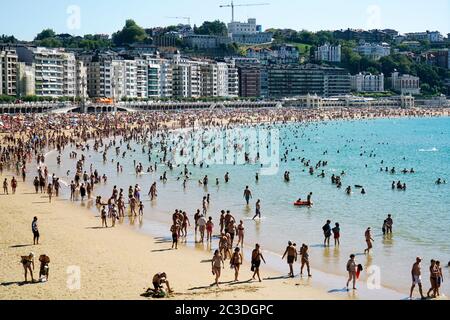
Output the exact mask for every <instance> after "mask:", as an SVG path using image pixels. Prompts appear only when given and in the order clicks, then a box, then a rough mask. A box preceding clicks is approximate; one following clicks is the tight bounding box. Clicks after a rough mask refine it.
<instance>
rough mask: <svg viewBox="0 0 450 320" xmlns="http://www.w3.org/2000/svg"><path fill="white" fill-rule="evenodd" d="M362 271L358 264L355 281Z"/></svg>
mask: <svg viewBox="0 0 450 320" xmlns="http://www.w3.org/2000/svg"><path fill="white" fill-rule="evenodd" d="M363 270H364V268H363V266H362V265H361V264H358V268H357V270H356V279H359V276H360V274H361V271H363Z"/></svg>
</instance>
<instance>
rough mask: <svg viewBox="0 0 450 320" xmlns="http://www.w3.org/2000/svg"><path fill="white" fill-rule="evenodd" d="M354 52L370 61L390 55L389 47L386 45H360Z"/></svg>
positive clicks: (366, 43)
mask: <svg viewBox="0 0 450 320" xmlns="http://www.w3.org/2000/svg"><path fill="white" fill-rule="evenodd" d="M355 51H356V52H358V53H359V54H360V55H361V56H364V57H367V58H369V59H372V60H379V59H381V58H382V57H387V56H389V55H390V54H391V47H390V46H389V45H388V44H387V43H382V44H378V43H368V42H363V43H360V44H359V45H358V46H357V47H356V48H355Z"/></svg>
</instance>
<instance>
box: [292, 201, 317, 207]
mask: <svg viewBox="0 0 450 320" xmlns="http://www.w3.org/2000/svg"><path fill="white" fill-rule="evenodd" d="M312 205H313V204H312V202H308V201H295V202H294V206H297V207H305V206H307V207H309V206H312Z"/></svg>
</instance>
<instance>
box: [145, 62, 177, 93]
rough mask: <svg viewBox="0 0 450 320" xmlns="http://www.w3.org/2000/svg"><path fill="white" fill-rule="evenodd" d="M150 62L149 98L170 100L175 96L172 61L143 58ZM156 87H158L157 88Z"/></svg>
mask: <svg viewBox="0 0 450 320" xmlns="http://www.w3.org/2000/svg"><path fill="white" fill-rule="evenodd" d="M143 58H144V59H145V60H146V61H147V62H148V68H149V70H148V81H149V92H148V96H149V97H163V98H169V97H172V95H173V65H172V63H171V62H170V60H167V59H161V58H157V57H154V56H151V55H146V56H144V57H143ZM156 86H158V87H157V88H156Z"/></svg>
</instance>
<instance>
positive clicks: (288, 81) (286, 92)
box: [267, 65, 351, 97]
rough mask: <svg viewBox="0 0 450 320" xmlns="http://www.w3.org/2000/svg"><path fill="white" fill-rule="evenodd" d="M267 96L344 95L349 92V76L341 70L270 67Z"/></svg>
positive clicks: (312, 66)
mask: <svg viewBox="0 0 450 320" xmlns="http://www.w3.org/2000/svg"><path fill="white" fill-rule="evenodd" d="M267 72H268V96H269V97H292V96H299V95H306V94H317V95H321V96H325V97H328V96H335V95H345V94H348V93H349V92H350V88H351V86H350V74H349V73H348V72H347V71H346V70H344V69H341V68H331V67H320V66H317V65H306V66H293V65H292V66H270V67H268V68H267Z"/></svg>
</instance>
